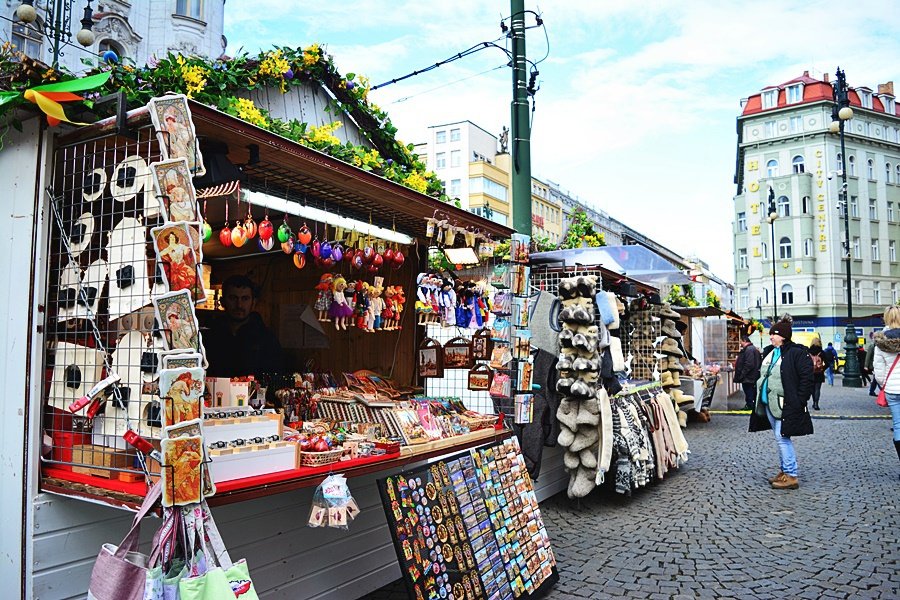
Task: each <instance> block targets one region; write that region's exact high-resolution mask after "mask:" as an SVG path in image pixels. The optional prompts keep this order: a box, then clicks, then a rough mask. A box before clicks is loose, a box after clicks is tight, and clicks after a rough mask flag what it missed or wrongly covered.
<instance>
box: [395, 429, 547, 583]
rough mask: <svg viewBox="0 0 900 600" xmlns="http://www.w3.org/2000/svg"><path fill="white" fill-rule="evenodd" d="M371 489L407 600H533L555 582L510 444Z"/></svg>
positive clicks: (527, 484) (528, 486) (531, 497)
mask: <svg viewBox="0 0 900 600" xmlns="http://www.w3.org/2000/svg"><path fill="white" fill-rule="evenodd" d="M378 488H379V491H380V493H381V499H382V502H383V503H384V510H385V513H386V515H387V521H388V526H389V529H390V531H391V536H392V537H393V540H394V546H395V548H396V550H397V557H398V560H399V561H400V569H401V571H402V572H403V577H404V580H405V582H406V585H407V587H408V590H409V594H410V598H415V599H417V600H418V599H421V600H427V599H429V598H440V599H449V600H471V599H475V598H484V599H491V600H493V599H498V600H504V599H507V600H508V599H516V598H538V597H541V596H543V595H544V594H545V593H546V592H547V591H549V589H550V588H551V587H552V585H553V584H554V583H555V582H556V581H558V580H559V574H558V572H557V569H556V558H555V556H554V554H553V550H552V548H551V547H550V539H549V537H548V536H547V531H546V528H545V527H544V522H543V519H542V518H541V513H540V508H539V507H538V502H537V498H536V497H535V493H534V487H533V486H532V483H531V478H530V477H529V476H528V471H527V470H526V469H525V460H524V458H523V457H522V453H521V452H520V451H519V443H518V441H517V440H516V438H514V437H512V438H509V439H507V440H505V441H503V442H501V443H499V444H496V445H491V446H485V447H480V448H475V449H473V450H470V451H468V452H464V453H462V454H457V455H454V456H451V457H448V458H445V459H442V460H440V461H437V462H434V463H431V464H429V465H427V466H423V467H421V468H419V469H414V470H410V471H406V472H403V473H401V474H399V475H393V476H391V477H387V478H385V479H381V480H379V481H378Z"/></svg>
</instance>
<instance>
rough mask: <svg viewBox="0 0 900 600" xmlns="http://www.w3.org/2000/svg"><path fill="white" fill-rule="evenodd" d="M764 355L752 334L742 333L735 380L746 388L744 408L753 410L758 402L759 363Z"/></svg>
mask: <svg viewBox="0 0 900 600" xmlns="http://www.w3.org/2000/svg"><path fill="white" fill-rule="evenodd" d="M761 363H762V356H761V355H760V353H759V350H758V349H757V348H756V346H754V345H753V342H751V341H750V336H748V335H747V334H742V335H741V351H740V352H739V353H738V356H737V360H735V361H734V382H735V383H740V384H741V387H742V388H743V389H744V410H753V406H754V404H756V381H757V380H758V379H759V365H760V364H761Z"/></svg>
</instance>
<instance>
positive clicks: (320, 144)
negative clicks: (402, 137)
mask: <svg viewBox="0 0 900 600" xmlns="http://www.w3.org/2000/svg"><path fill="white" fill-rule="evenodd" d="M83 62H85V64H87V65H88V66H91V67H93V68H92V69H91V70H90V71H89V72H88V73H87V74H88V75H91V74H95V73H100V72H106V71H109V72H110V73H111V77H110V80H109V82H108V83H107V84H106V85H105V86H104V87H103V88H101V89H99V90H98V91H97V92H96V93H94V94H88V95H85V104H87V105H88V107H92V102H91V100H92V99H93V98H97V97H99V96H100V95H103V94H108V93H113V92H118V91H119V90H122V91H124V92H125V95H126V97H127V99H128V107H129V108H137V107H140V106H144V105H145V104H147V102H148V101H149V100H150V99H151V98H153V97H156V96H160V95H163V94H165V93H167V92H175V93H182V94H185V95H187V96H188V97H190V98H192V99H194V100H196V101H197V102H201V103H203V104H206V105H209V106H212V107H215V108H217V109H219V110H221V111H223V112H226V113H228V114H231V115H233V116H235V117H238V118H241V119H243V120H245V121H248V122H250V123H252V124H254V125H257V126H259V127H262V128H263V129H266V130H268V131H271V132H272V133H275V134H277V135H280V136H282V137H285V138H287V139H290V140H293V141H295V142H298V143H300V144H303V145H305V146H309V147H310V148H315V149H316V150H319V151H322V152H324V153H326V154H329V155H330V156H333V157H334V158H336V159H338V160H341V161H343V162H346V163H349V164H352V165H355V166H357V167H359V168H361V169H364V170H366V171H371V172H373V173H376V174H378V175H381V176H382V177H385V178H386V179H390V180H391V181H394V182H397V183H400V184H402V185H405V186H407V187H409V188H412V189H415V190H417V191H419V192H422V193H424V194H428V195H430V196H433V197H436V198H440V199H441V200H443V201H445V202H446V201H448V200H449V199H448V197H447V196H446V195H445V194H444V191H443V185H442V183H441V181H440V179H438V178H437V176H436V175H435V174H434V173H431V172H430V171H428V170H427V168H426V165H425V163H424V162H422V161H421V160H419V159H418V157H417V156H416V155H415V154H413V150H414V146H413V145H412V144H409V145H404V144H403V143H402V142H400V141H399V140H397V139H396V137H395V135H396V133H397V128H396V127H395V126H394V125H393V124H392V123H391V120H390V118H389V117H388V115H387V113H385V112H384V111H383V110H381V109H380V108H379V107H378V106H376V105H375V104H373V103H371V102H369V100H368V94H369V88H370V86H369V81H368V79H366V78H365V77H363V76H359V75H356V74H355V73H347V74H346V75H341V74H340V73H339V72H338V70H337V68H336V67H335V65H334V59H333V57H332V56H331V55H330V54H327V53H326V52H325V50H324V48H323V47H322V46H320V45H318V44H312V45H310V46H307V47H306V48H289V47H275V48H274V49H273V50H270V51H265V52H260V53H258V54H256V55H254V56H251V55H249V54H247V53H246V52H243V53H241V54H239V55H238V56H236V57H234V58H229V59H227V60H215V61H211V60H209V59H205V58H202V57H199V56H184V55H181V54H172V53H169V54H168V55H166V56H165V57H163V58H161V59H159V60H156V61H154V62H153V64H149V65H147V66H144V67H136V66H135V65H134V64H130V63H129V62H128V61H127V60H126V61H121V62H110V63H101V64H99V65H95V64H94V62H93V61H91V60H85V61H83ZM68 79H75V76H74V75H72V74H71V73H67V72H60V71H54V70H53V69H50V68H47V67H46V66H44V65H41V64H40V63H35V62H34V61H28V60H25V59H23V57H22V55H20V54H19V53H18V52H17V51H16V50H15V49H14V48H12V47H11V46H10V45H4V46H3V47H2V48H0V90H16V91H22V90H24V89H25V88H27V87H29V86H30V85H33V84H34V83H35V81H43V82H48V81H55V80H62V81H65V80H68ZM310 83H312V84H318V85H322V86H324V87H325V88H326V89H327V90H328V91H329V92H330V94H331V96H332V97H333V98H332V101H331V102H330V104H329V106H328V108H327V109H328V110H329V111H330V112H332V114H335V115H339V114H342V113H347V114H349V115H350V116H351V117H353V119H354V120H355V121H356V123H358V124H359V126H360V130H361V133H362V134H363V135H364V136H366V137H367V138H368V141H369V142H370V143H371V144H372V146H373V147H374V149H369V148H367V147H365V146H357V145H355V144H353V143H351V142H344V143H341V142H340V140H338V138H337V137H335V136H334V135H333V133H334V131H335V129H337V127H339V126H340V123H339V122H335V123H332V124H330V125H324V126H321V127H316V126H313V125H309V124H307V123H303V122H300V121H298V120H296V119H291V120H287V121H286V120H282V119H277V118H275V117H272V116H271V115H269V114H268V113H267V112H266V111H265V110H263V109H261V108H258V107H256V106H255V105H254V104H253V102H252V101H251V100H249V99H248V98H247V96H248V92H249V91H251V90H255V89H260V88H275V89H280V90H281V91H282V93H286V92H287V91H288V89H290V88H293V87H299V86H301V85H304V84H310ZM69 110H71V109H69ZM6 112H7V111H5V110H3V109H2V108H0V116H2V115H4V113H6ZM101 116H106V115H101ZM10 124H12V125H14V126H17V125H18V123H17V122H15V121H13V122H11V123H10Z"/></svg>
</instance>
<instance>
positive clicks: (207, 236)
mask: <svg viewBox="0 0 900 600" xmlns="http://www.w3.org/2000/svg"><path fill="white" fill-rule="evenodd" d="M211 239H212V227H211V226H210V224H209V223H207V222H206V221H203V241H204V242H208V241H209V240H211Z"/></svg>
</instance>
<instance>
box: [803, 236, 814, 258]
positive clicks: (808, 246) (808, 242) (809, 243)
mask: <svg viewBox="0 0 900 600" xmlns="http://www.w3.org/2000/svg"><path fill="white" fill-rule="evenodd" d="M812 255H813V240H812V238H806V239H805V240H803V256H805V257H807V258H809V257H810V256H812Z"/></svg>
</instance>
